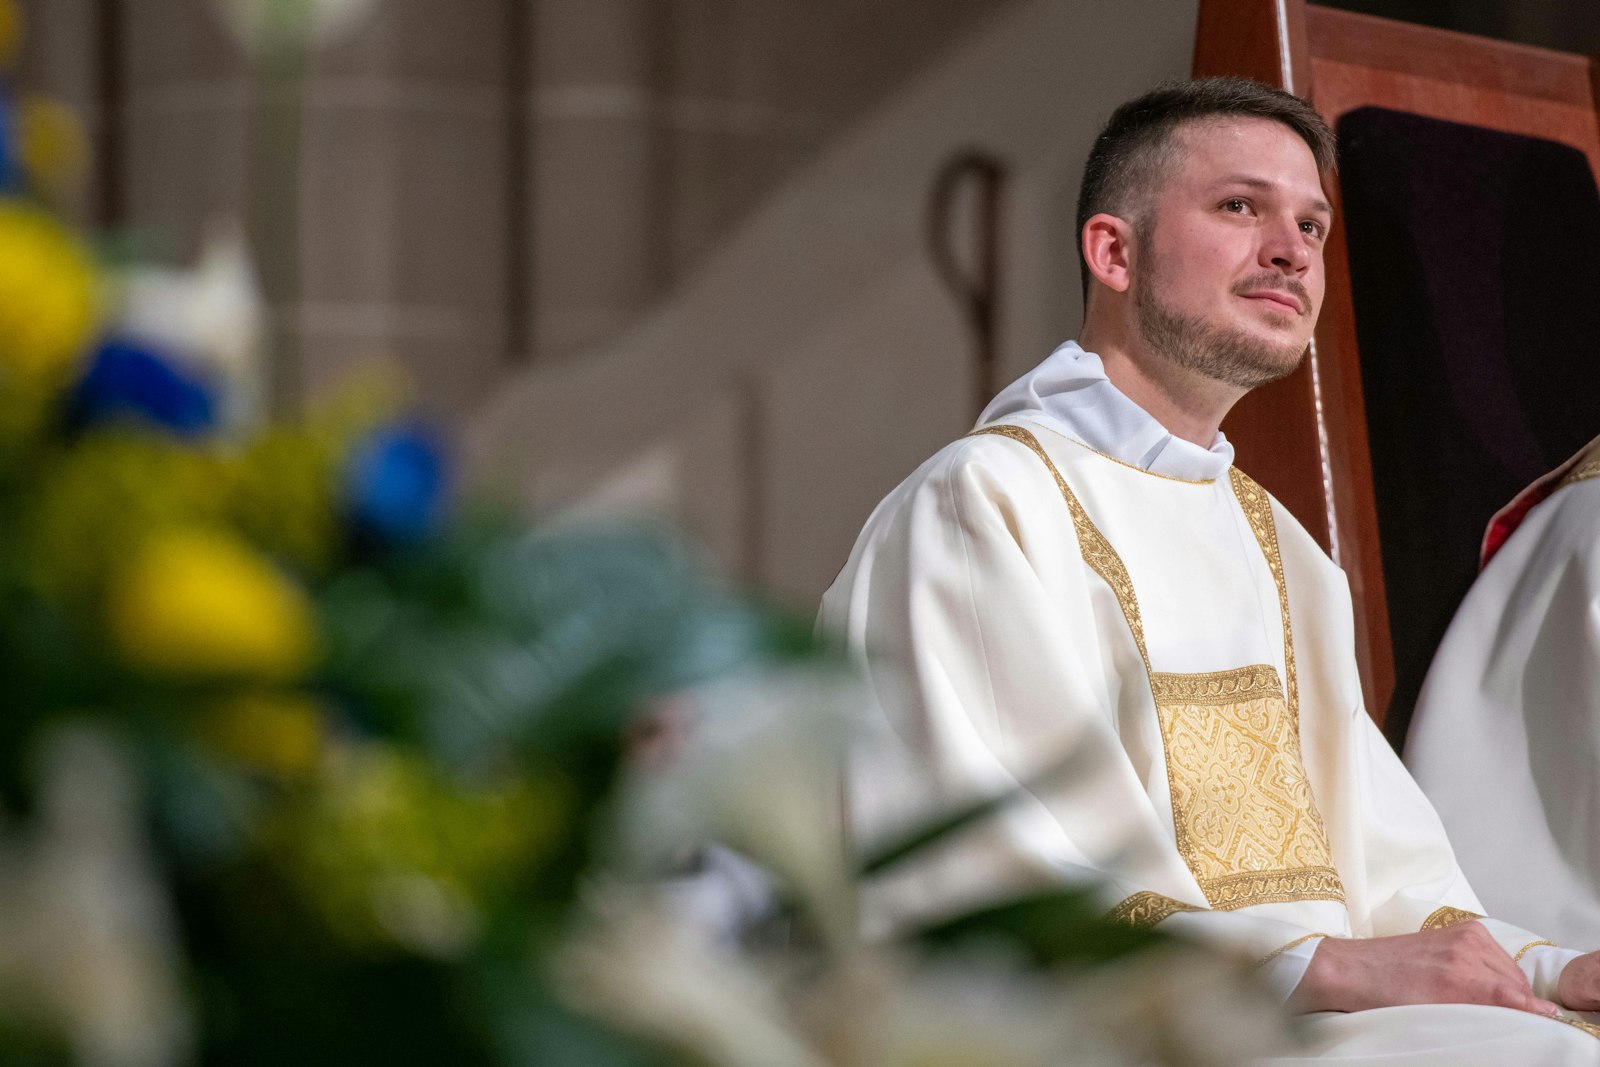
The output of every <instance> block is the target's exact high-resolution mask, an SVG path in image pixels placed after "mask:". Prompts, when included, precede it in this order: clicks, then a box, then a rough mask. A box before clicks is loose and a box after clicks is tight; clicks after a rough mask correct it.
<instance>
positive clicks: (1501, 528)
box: [1478, 479, 1555, 570]
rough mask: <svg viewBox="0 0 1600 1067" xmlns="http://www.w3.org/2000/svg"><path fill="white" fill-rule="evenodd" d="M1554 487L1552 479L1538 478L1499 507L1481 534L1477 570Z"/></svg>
mask: <svg viewBox="0 0 1600 1067" xmlns="http://www.w3.org/2000/svg"><path fill="white" fill-rule="evenodd" d="M1554 488H1555V483H1554V482H1553V481H1546V480H1545V479H1540V480H1539V481H1537V482H1534V483H1533V485H1531V486H1529V487H1528V488H1527V489H1524V490H1523V491H1522V492H1521V493H1519V494H1518V495H1517V498H1516V499H1515V500H1513V501H1512V502H1511V503H1510V504H1507V505H1506V506H1505V507H1504V508H1502V509H1500V511H1499V513H1498V514H1496V515H1495V517H1494V518H1493V519H1491V520H1490V521H1489V528H1488V529H1487V530H1485V531H1484V534H1483V552H1482V553H1481V554H1480V556H1479V558H1478V569H1479V570H1482V569H1483V568H1485V567H1487V566H1488V565H1489V561H1490V560H1491V559H1493V558H1494V554H1495V553H1496V552H1498V551H1500V549H1501V548H1502V547H1504V545H1505V543H1506V542H1507V541H1509V540H1510V539H1511V535H1512V534H1514V533H1516V532H1517V527H1518V526H1521V525H1522V520H1523V519H1525V518H1527V517H1528V512H1530V511H1532V510H1533V507H1534V505H1535V504H1538V503H1541V502H1543V500H1544V499H1545V497H1547V496H1549V495H1550V493H1551V491H1552V490H1553V489H1554Z"/></svg>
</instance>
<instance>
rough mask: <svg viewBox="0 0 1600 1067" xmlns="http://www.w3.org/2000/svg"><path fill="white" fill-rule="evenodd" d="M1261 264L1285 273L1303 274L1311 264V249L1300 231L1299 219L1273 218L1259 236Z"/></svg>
mask: <svg viewBox="0 0 1600 1067" xmlns="http://www.w3.org/2000/svg"><path fill="white" fill-rule="evenodd" d="M1260 259H1261V265H1262V266H1263V267H1273V268H1276V269H1277V270H1281V271H1283V272H1284V273H1286V274H1304V273H1305V272H1306V270H1307V269H1308V268H1309V267H1310V266H1311V249H1310V248H1308V247H1307V246H1306V238H1305V234H1303V233H1301V232H1300V220H1299V219H1282V220H1274V221H1273V222H1272V223H1270V224H1269V225H1268V226H1267V227H1266V228H1265V232H1264V233H1263V234H1262V236H1261V255H1260Z"/></svg>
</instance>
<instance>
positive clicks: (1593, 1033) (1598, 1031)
mask: <svg viewBox="0 0 1600 1067" xmlns="http://www.w3.org/2000/svg"><path fill="white" fill-rule="evenodd" d="M1548 1018H1551V1019H1554V1020H1555V1021H1556V1022H1558V1023H1566V1024H1567V1025H1568V1026H1576V1027H1577V1028H1578V1029H1579V1030H1582V1031H1583V1032H1584V1033H1586V1034H1588V1035H1589V1036H1590V1037H1600V1026H1596V1025H1595V1024H1594V1023H1586V1022H1584V1021H1583V1020H1582V1019H1569V1018H1568V1017H1567V1016H1565V1015H1551V1016H1548Z"/></svg>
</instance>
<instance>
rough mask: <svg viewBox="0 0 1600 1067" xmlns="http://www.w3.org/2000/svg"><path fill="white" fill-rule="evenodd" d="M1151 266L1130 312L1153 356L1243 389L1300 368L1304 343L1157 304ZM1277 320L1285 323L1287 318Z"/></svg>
mask: <svg viewBox="0 0 1600 1067" xmlns="http://www.w3.org/2000/svg"><path fill="white" fill-rule="evenodd" d="M1154 266H1155V265H1154V264H1150V267H1151V269H1150V270H1149V272H1148V273H1149V279H1148V284H1144V285H1140V286H1138V287H1137V288H1135V289H1134V292H1133V314H1134V323H1135V325H1136V326H1137V328H1138V330H1139V334H1140V336H1141V337H1143V338H1144V342H1145V344H1146V345H1148V346H1149V348H1150V350H1151V351H1152V352H1154V353H1156V355H1158V356H1160V357H1162V358H1164V359H1166V360H1167V361H1168V362H1170V363H1173V364H1174V365H1176V366H1179V367H1183V368H1185V369H1186V370H1192V371H1195V372H1196V373H1199V374H1203V375H1205V376H1206V377H1207V378H1211V379H1213V380H1214V381H1219V382H1222V383H1223V384H1225V385H1232V386H1235V387H1236V388H1239V389H1247V390H1248V389H1255V388H1256V387H1258V386H1262V385H1266V384H1267V383H1269V382H1275V381H1278V380H1279V379H1280V378H1287V377H1288V376H1289V375H1291V374H1293V373H1294V370H1295V368H1296V367H1298V366H1300V358H1301V356H1303V355H1304V354H1305V351H1306V345H1305V343H1304V342H1302V343H1300V344H1298V345H1281V344H1279V345H1275V344H1272V343H1271V342H1269V341H1263V340H1261V339H1260V338H1257V337H1251V336H1250V335H1249V334H1247V333H1245V332H1244V331H1242V330H1238V329H1233V328H1230V327H1226V326H1217V325H1214V324H1212V323H1209V322H1206V321H1205V320H1204V319H1202V318H1200V316H1198V315H1191V314H1186V313H1184V312H1181V311H1177V310H1175V309H1173V308H1172V307H1170V306H1168V305H1167V304H1164V303H1162V301H1161V299H1160V297H1158V296H1157V295H1156V292H1157V291H1158V290H1159V289H1160V288H1161V280H1160V274H1159V272H1158V271H1156V270H1155V269H1154ZM1274 317H1276V316H1274ZM1282 318H1283V321H1284V324H1285V325H1287V324H1288V322H1289V321H1290V320H1289V318H1288V316H1282ZM1269 321H1271V320H1270V319H1269ZM1274 324H1275V325H1276V323H1274Z"/></svg>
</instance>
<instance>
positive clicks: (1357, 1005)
mask: <svg viewBox="0 0 1600 1067" xmlns="http://www.w3.org/2000/svg"><path fill="white" fill-rule="evenodd" d="M1585 960H1591V957H1590V956H1584V957H1582V958H1581V959H1577V960H1574V961H1573V962H1572V963H1571V964H1568V966H1567V971H1571V970H1572V968H1573V967H1574V966H1576V965H1577V964H1579V963H1582V962H1584V961H1585ZM1592 966H1593V968H1594V970H1593V971H1592V972H1590V973H1591V974H1592V976H1593V982H1592V984H1591V985H1590V986H1585V987H1584V988H1585V989H1586V990H1588V989H1592V990H1593V992H1594V993H1595V994H1600V962H1592ZM1583 980H1584V979H1583V975H1582V974H1581V973H1580V974H1579V975H1577V976H1575V978H1574V981H1575V982H1576V981H1583ZM1566 981H1567V974H1566V972H1563V973H1562V976H1561V984H1562V987H1563V989H1564V988H1565V986H1566ZM1291 1003H1292V1004H1293V1005H1294V1006H1295V1008H1296V1009H1297V1010H1299V1011H1361V1010H1363V1009H1366V1008H1385V1007H1390V1006H1393V1005H1396V1004H1490V1005H1494V1006H1497V1007H1502V1008H1516V1009H1518V1010H1520V1011H1528V1012H1533V1013H1535V1014H1537V1015H1551V1014H1554V1013H1555V1012H1556V1011H1557V1010H1559V1009H1557V1007H1556V1005H1554V1004H1552V1003H1550V1002H1549V1001H1548V1000H1540V999H1539V998H1538V997H1536V996H1534V995H1533V988H1532V987H1531V986H1530V985H1528V979H1527V978H1526V977H1525V976H1524V975H1523V973H1522V971H1521V970H1520V969H1519V968H1518V967H1517V964H1516V962H1515V961H1514V960H1512V958H1511V956H1510V955H1509V954H1508V953H1507V952H1506V950H1505V949H1503V948H1501V947H1500V946H1499V945H1497V944H1496V943H1495V940H1494V938H1492V937H1490V936H1489V931H1487V930H1485V929H1484V928H1483V926H1482V925H1481V924H1480V923H1476V922H1467V923H1458V924H1457V925H1455V926H1449V927H1446V928H1444V929H1443V930H1430V931H1427V932H1426V933H1418V934H1401V935H1400V936H1398V937H1372V938H1342V937H1326V938H1323V939H1322V940H1321V941H1320V942H1318V943H1317V951H1316V953H1315V954H1314V955H1313V956H1312V957H1311V966H1310V967H1308V968H1306V973H1305V977H1304V978H1302V979H1301V980H1300V985H1299V986H1298V987H1296V989H1295V991H1294V997H1293V999H1292V1001H1291ZM1596 1003H1597V1004H1600V1001H1596ZM1567 1006H1568V1007H1573V1006H1574V1005H1573V1004H1572V1003H1571V1002H1568V1004H1567Z"/></svg>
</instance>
